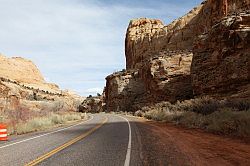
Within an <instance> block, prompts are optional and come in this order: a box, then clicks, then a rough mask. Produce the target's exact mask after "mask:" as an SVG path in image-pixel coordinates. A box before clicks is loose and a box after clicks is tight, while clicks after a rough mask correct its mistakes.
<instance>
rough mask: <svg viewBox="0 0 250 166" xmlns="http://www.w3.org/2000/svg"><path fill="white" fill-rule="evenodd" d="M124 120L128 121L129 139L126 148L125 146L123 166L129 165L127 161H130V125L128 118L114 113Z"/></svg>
mask: <svg viewBox="0 0 250 166" xmlns="http://www.w3.org/2000/svg"><path fill="white" fill-rule="evenodd" d="M116 116H118V117H120V118H122V119H124V120H126V121H127V123H128V129H129V139H128V148H127V154H126V159H125V163H124V166H129V163H130V155H131V126H130V123H129V121H128V119H126V118H124V117H122V116H119V115H116Z"/></svg>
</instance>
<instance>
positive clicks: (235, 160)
mask: <svg viewBox="0 0 250 166" xmlns="http://www.w3.org/2000/svg"><path fill="white" fill-rule="evenodd" d="M137 126H138V128H139V131H140V133H141V141H142V149H143V154H142V156H143V160H144V165H182V166H183V165H197V166H200V165H208V166H217V165H218V166H220V165H223V166H226V165H246V166H247V165H250V143H249V140H240V139H235V138H230V137H226V136H219V135H214V134H211V133H207V132H204V131H201V130H197V129H185V128H182V127H178V126H174V125H172V124H166V123H158V122H151V121H149V122H145V121H144V122H138V123H137Z"/></svg>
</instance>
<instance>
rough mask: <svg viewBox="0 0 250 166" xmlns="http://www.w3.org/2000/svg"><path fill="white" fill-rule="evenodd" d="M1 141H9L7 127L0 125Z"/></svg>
mask: <svg viewBox="0 0 250 166" xmlns="http://www.w3.org/2000/svg"><path fill="white" fill-rule="evenodd" d="M0 141H8V134H7V126H6V125H4V124H2V123H0Z"/></svg>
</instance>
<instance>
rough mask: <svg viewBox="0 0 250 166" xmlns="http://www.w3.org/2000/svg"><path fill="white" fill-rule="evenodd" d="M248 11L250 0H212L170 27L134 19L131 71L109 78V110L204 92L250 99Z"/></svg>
mask: <svg viewBox="0 0 250 166" xmlns="http://www.w3.org/2000/svg"><path fill="white" fill-rule="evenodd" d="M249 10H250V1H249V0H222V1H216V0H208V1H204V2H202V4H201V5H199V6H197V7H195V8H194V9H192V10H191V11H190V12H189V13H187V14H186V15H184V16H183V17H181V18H179V19H177V20H175V21H173V22H172V23H171V24H169V25H166V26H165V25H164V24H163V23H162V22H161V21H160V20H157V19H148V18H141V19H134V20H131V21H130V23H129V26H128V29H127V33H126V39H125V55H126V71H123V72H120V73H115V74H112V75H110V76H108V77H107V78H106V80H107V82H106V90H105V92H106V93H105V95H106V100H105V101H106V103H107V109H108V110H109V111H117V110H120V109H121V108H122V107H123V105H127V106H129V108H131V109H132V111H135V110H136V108H137V107H135V105H137V106H138V105H143V104H144V105H145V104H148V103H154V102H155V103H156V102H160V101H170V102H176V101H177V100H186V99H191V98H193V97H194V96H200V95H213V96H220V97H230V96H231V95H232V94H236V96H238V97H245V98H248V97H249V93H248V92H249V91H248V90H249V53H248V52H249V24H250V22H249V18H250V17H249ZM130 71H133V72H132V73H138V74H136V75H132V74H131V72H130ZM131 80H132V82H133V84H131V83H129V82H131ZM121 89H122V90H121ZM137 91H139V92H137ZM230 94H231V95H230ZM138 103H139V104H138ZM122 110H123V111H126V110H128V109H127V107H126V108H122Z"/></svg>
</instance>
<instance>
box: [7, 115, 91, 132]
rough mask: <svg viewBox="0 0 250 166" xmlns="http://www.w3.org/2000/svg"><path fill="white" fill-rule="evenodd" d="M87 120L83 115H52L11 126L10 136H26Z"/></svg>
mask: <svg viewBox="0 0 250 166" xmlns="http://www.w3.org/2000/svg"><path fill="white" fill-rule="evenodd" d="M84 118H86V117H85V116H84V114H81V113H65V114H55V113H51V114H49V115H48V116H45V117H39V118H38V117H37V118H32V119H30V120H27V121H22V122H19V123H17V124H16V126H9V129H8V133H9V134H24V133H29V132H34V131H41V130H45V129H48V128H51V127H55V126H58V125H61V124H66V123H68V122H72V121H77V120H81V119H84Z"/></svg>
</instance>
